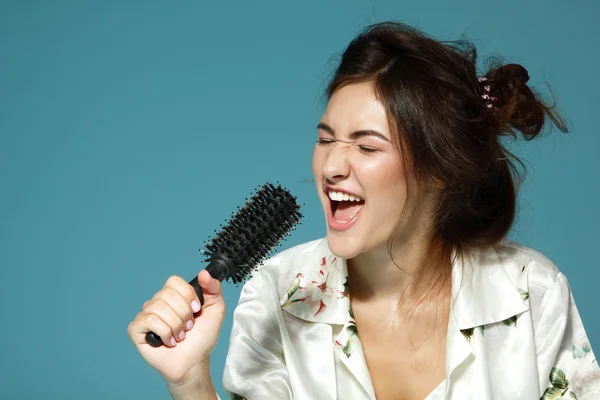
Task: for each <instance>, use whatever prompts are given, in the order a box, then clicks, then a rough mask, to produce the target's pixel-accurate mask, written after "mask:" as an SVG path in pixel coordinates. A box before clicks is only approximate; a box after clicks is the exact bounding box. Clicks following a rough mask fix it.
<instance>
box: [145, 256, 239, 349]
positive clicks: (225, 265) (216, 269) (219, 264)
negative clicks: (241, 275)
mask: <svg viewBox="0 0 600 400" xmlns="http://www.w3.org/2000/svg"><path fill="white" fill-rule="evenodd" d="M235 268H236V265H235V264H234V262H233V261H232V260H231V259H230V258H229V257H227V256H226V255H225V254H223V253H217V252H215V253H213V254H212V255H211V258H210V262H209V264H208V266H207V267H206V268H205V269H206V270H207V271H208V273H209V274H210V276H211V277H213V278H214V279H218V280H219V281H220V282H222V281H223V280H224V279H225V278H227V277H228V276H233V275H234V273H233V272H234V271H235ZM189 284H190V285H191V286H192V287H193V288H194V291H196V294H197V295H198V299H199V300H200V304H202V305H204V295H203V294H202V288H201V287H200V284H199V283H198V275H196V276H195V277H194V279H192V280H191V281H190V282H189ZM198 312H202V310H200V311H198ZM146 342H148V344H149V345H150V346H152V347H160V346H162V345H163V344H164V343H163V342H162V340H161V338H160V336H158V335H157V334H156V333H154V332H148V333H146Z"/></svg>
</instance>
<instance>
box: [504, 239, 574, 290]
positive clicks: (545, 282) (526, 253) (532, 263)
mask: <svg viewBox="0 0 600 400" xmlns="http://www.w3.org/2000/svg"><path fill="white" fill-rule="evenodd" d="M493 250H494V252H495V255H496V256H497V257H498V261H499V263H500V264H501V265H502V267H503V268H504V270H505V271H506V273H507V274H508V276H509V277H510V279H511V280H512V281H513V283H515V284H518V283H519V284H523V283H526V284H527V286H528V287H529V288H530V289H531V288H537V289H538V290H541V291H542V292H544V291H547V290H551V289H553V288H554V287H555V286H556V285H557V284H562V283H566V278H565V276H564V275H563V274H562V272H561V271H560V270H559V268H558V267H557V266H556V264H555V263H554V262H553V261H552V260H550V259H549V258H548V257H547V256H545V255H544V254H542V253H541V252H539V251H537V250H535V249H533V248H531V247H527V246H524V245H522V244H520V243H517V242H514V241H511V240H505V241H503V242H502V243H500V244H499V245H496V246H494V248H493Z"/></svg>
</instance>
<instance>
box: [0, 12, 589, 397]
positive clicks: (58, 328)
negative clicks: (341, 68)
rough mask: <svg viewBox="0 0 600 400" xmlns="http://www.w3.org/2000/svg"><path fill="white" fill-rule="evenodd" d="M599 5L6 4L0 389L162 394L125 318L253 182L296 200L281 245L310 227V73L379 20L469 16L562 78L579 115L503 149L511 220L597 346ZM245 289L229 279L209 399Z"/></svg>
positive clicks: (505, 47)
mask: <svg viewBox="0 0 600 400" xmlns="http://www.w3.org/2000/svg"><path fill="white" fill-rule="evenodd" d="M599 11H600V7H599V6H598V3H596V2H593V1H591V0H589V1H572V2H559V1H547V0H545V1H542V0H531V1H527V2H521V1H516V0H508V1H502V2H485V3H484V2H481V1H466V0H454V1H452V2H449V1H448V2H447V1H428V2H417V1H412V2H408V1H404V2H402V1H364V0H363V1H345V2H342V1H302V2H283V1H278V2H275V1H273V2H266V1H254V2H247V1H219V2H202V1H177V2H168V1H154V0H146V1H137V2H136V1H123V0H121V1H106V0H105V1H95V2H92V1H59V0H56V1H13V2H9V1H1V2H0V190H1V192H0V193H1V196H0V266H1V271H2V275H1V278H0V279H1V282H2V290H0V300H1V301H0V307H1V308H0V311H1V314H0V315H1V321H2V322H1V326H2V329H1V331H2V334H3V337H4V340H3V345H2V349H1V350H0V397H2V398H6V399H15V400H16V399H90V400H91V399H141V398H144V399H164V398H167V397H168V392H167V390H166V387H165V385H164V382H163V381H162V380H161V379H160V377H159V375H158V374H157V373H156V372H155V371H154V370H152V369H151V368H150V367H149V366H147V365H146V364H145V363H144V361H143V360H142V358H141V357H140V356H139V355H138V353H137V352H136V351H135V348H134V346H133V345H132V344H131V343H130V341H129V339H128V337H127V325H128V324H129V322H130V321H131V319H132V318H133V317H134V316H135V314H136V313H137V312H138V311H139V309H140V308H141V306H142V303H143V302H144V301H145V300H147V299H148V298H150V297H151V296H152V294H153V293H154V292H155V291H157V290H158V289H159V288H160V287H161V286H162V284H163V283H164V280H166V279H167V278H168V276H170V275H172V274H177V275H181V276H184V277H188V278H191V277H193V276H194V274H196V273H197V272H198V271H199V269H201V268H203V266H204V264H202V263H201V258H200V253H199V252H198V249H199V248H200V247H201V245H202V242H203V241H204V240H206V239H207V238H208V237H209V236H210V235H211V234H212V233H213V230H214V229H215V228H217V227H218V225H219V224H220V223H222V222H223V220H224V219H225V218H226V217H228V216H229V214H230V213H231V211H233V210H234V209H235V207H236V206H238V205H241V204H242V202H243V199H244V197H246V196H248V195H249V194H250V193H251V192H252V191H253V190H254V188H255V187H257V186H258V185H260V184H262V183H264V182H266V181H271V182H275V181H280V182H281V183H282V184H283V185H285V186H286V187H287V188H289V189H290V190H291V191H292V192H293V193H294V194H295V195H296V196H297V197H298V198H299V199H300V201H302V202H304V203H306V205H305V206H304V208H303V212H304V214H305V215H306V217H305V219H304V221H303V223H302V225H301V226H300V227H299V229H298V230H297V231H295V232H294V234H293V236H292V237H290V239H289V240H288V241H287V242H285V243H284V244H283V245H282V247H280V249H281V248H287V247H289V246H292V245H295V244H298V243H300V242H303V241H307V240H311V239H314V238H317V237H320V236H322V235H324V233H325V225H324V218H323V216H322V211H321V206H320V204H319V202H318V199H317V196H316V194H315V193H314V186H313V183H311V182H310V180H311V179H312V172H311V168H310V158H311V153H312V148H313V144H314V141H315V140H316V131H315V125H316V123H317V122H318V119H319V117H320V112H321V111H322V109H323V106H324V103H323V99H322V89H323V86H324V84H325V83H326V78H327V75H328V73H329V72H330V71H331V68H332V66H333V65H334V64H333V59H332V56H333V55H334V54H335V53H336V52H340V51H341V50H343V48H344V47H345V46H346V45H347V43H348V42H349V41H350V40H351V39H352V38H353V37H354V35H355V34H356V33H357V32H358V31H359V30H360V29H361V28H363V27H364V26H366V25H367V24H369V23H373V22H377V21H381V20H387V19H397V20H400V21H403V22H407V23H409V24H412V25H415V26H417V27H419V28H421V29H423V30H425V31H426V32H428V33H430V34H432V35H434V36H436V37H438V38H440V39H456V38H458V37H459V36H460V35H461V34H466V35H467V36H468V37H469V38H470V39H472V40H474V42H475V44H476V45H477V46H478V49H479V51H480V52H481V54H482V55H489V54H492V53H500V54H502V55H505V56H507V57H508V59H509V61H512V62H519V63H522V64H523V65H524V66H525V67H526V68H527V69H528V70H529V72H530V75H531V77H532V79H531V83H532V84H533V85H536V86H537V87H538V88H540V89H544V87H543V86H542V85H540V83H541V82H542V81H544V80H547V81H548V82H549V83H550V85H551V87H552V89H553V90H554V92H555V93H556V94H557V95H558V96H559V104H560V107H561V110H562V112H563V113H564V114H565V115H566V116H567V117H568V120H569V124H570V127H571V129H572V133H571V134H569V135H566V136H565V135H562V134H560V133H559V132H558V131H553V132H552V134H550V135H548V136H547V137H545V138H543V139H541V140H538V141H535V142H532V143H519V144H517V145H516V146H515V147H514V148H515V151H516V152H517V154H519V155H521V156H523V157H525V158H526V159H527V160H528V162H529V163H530V164H531V166H532V168H530V173H529V176H528V178H527V181H526V184H525V186H524V188H523V191H522V193H521V197H520V209H521V214H520V216H519V219H518V220H517V223H516V225H515V229H514V230H513V232H512V233H511V238H512V239H514V240H517V241H519V242H521V243H523V244H525V245H528V246H531V247H533V248H535V249H537V250H539V251H541V252H542V253H544V254H545V255H546V256H548V257H549V258H550V259H552V260H553V261H554V262H555V263H556V264H557V265H558V266H559V267H560V268H561V270H562V271H563V272H564V273H565V275H566V276H567V277H568V279H569V281H570V283H571V286H572V289H573V292H574V295H575V299H576V301H577V304H578V306H579V310H580V313H581V316H582V318H583V321H584V324H585V326H586V328H587V332H588V334H589V338H590V340H591V342H592V346H593V347H596V349H595V350H596V352H600V321H599V319H598V317H597V315H598V313H597V299H598V295H597V290H598V281H599V280H600V269H599V268H598V261H597V260H598V257H597V253H596V251H597V250H598V243H597V242H598V241H597V226H598V222H599V212H598V209H597V204H598V197H599V194H600V193H599V186H600V185H599V183H598V182H599V180H598V178H597V176H596V175H597V173H598V171H599V167H600V161H598V157H597V153H598V150H599V149H600V148H599V141H600V139H599V134H598V133H599V132H598V129H597V116H598V112H597V110H598V106H599V104H598V93H600V84H599V82H598V75H597V66H598V65H599V63H600V56H599V52H598V51H597V48H598V47H597V39H598V34H597V31H596V30H595V29H594V28H595V22H596V17H597V16H598V15H599V13H598V12H599ZM594 49H596V50H594ZM546 92H547V91H546ZM533 168H534V169H533ZM239 291H240V287H236V286H235V285H230V284H227V285H225V293H226V300H227V303H228V308H229V310H228V315H227V319H226V321H225V323H224V328H223V330H222V333H221V338H220V341H219V344H218V347H217V349H216V351H215V353H214V357H213V362H212V373H213V380H214V381H215V384H216V386H217V388H218V391H219V393H220V394H221V395H222V394H223V392H222V388H221V373H222V368H223V364H224V361H225V355H226V352H227V347H228V340H229V333H230V327H231V322H232V321H231V315H232V312H233V309H234V306H235V304H236V303H237V299H238V295H239ZM594 299H596V300H594Z"/></svg>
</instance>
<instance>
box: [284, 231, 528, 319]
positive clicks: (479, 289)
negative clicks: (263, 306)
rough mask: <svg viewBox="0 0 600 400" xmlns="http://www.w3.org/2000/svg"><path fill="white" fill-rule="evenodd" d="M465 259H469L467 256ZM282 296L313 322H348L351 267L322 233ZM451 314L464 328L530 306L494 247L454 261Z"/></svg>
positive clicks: (288, 308) (292, 309)
mask: <svg viewBox="0 0 600 400" xmlns="http://www.w3.org/2000/svg"><path fill="white" fill-rule="evenodd" d="M463 261H464V262H463ZM289 272H290V273H291V275H290V276H289V283H288V284H287V287H288V289H287V290H286V291H285V292H284V294H283V296H281V298H280V305H281V307H282V309H283V310H285V311H286V312H288V313H290V314H292V315H295V316H296V317H298V318H301V319H304V320H306V321H311V322H323V323H327V324H340V325H347V324H348V323H349V319H350V318H351V314H350V312H349V311H350V299H349V293H348V268H347V264H346V260H345V259H341V258H339V257H336V256H335V255H334V254H333V253H332V252H331V250H330V249H329V246H328V244H327V238H322V239H320V240H319V241H318V243H317V245H316V246H315V247H314V248H313V250H312V251H311V252H309V253H308V256H307V257H306V258H305V260H304V261H303V262H301V263H298V264H297V267H296V270H295V271H289ZM452 299H453V300H452V308H451V314H452V316H453V318H454V323H455V324H456V327H457V328H458V329H460V330H464V329H471V328H475V327H478V326H482V325H486V324H490V323H493V322H500V321H505V320H507V319H508V318H511V317H513V316H515V315H518V314H520V313H522V312H524V311H526V310H527V309H528V305H527V302H526V301H525V300H524V299H523V298H522V296H521V294H520V293H519V290H518V288H517V287H516V286H515V284H514V283H513V281H512V280H511V279H510V277H509V275H508V274H507V272H506V270H505V269H504V265H503V263H502V261H501V260H500V258H499V257H498V255H497V253H496V251H495V250H494V249H493V248H490V249H488V250H484V251H478V252H473V253H472V254H470V255H468V256H465V258H464V260H460V259H459V260H457V261H456V262H455V263H454V265H453V267H452Z"/></svg>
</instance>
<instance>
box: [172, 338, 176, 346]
mask: <svg viewBox="0 0 600 400" xmlns="http://www.w3.org/2000/svg"><path fill="white" fill-rule="evenodd" d="M176 344H177V342H176V341H175V338H174V337H171V346H175V345H176Z"/></svg>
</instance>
